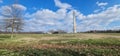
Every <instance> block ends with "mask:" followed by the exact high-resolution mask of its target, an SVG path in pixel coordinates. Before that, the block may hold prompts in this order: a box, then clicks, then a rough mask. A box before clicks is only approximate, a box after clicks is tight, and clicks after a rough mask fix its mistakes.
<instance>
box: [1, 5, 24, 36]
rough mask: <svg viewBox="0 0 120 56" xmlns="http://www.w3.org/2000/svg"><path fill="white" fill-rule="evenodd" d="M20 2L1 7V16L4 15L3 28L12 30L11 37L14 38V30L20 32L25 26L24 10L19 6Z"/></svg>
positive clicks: (8, 30)
mask: <svg viewBox="0 0 120 56" xmlns="http://www.w3.org/2000/svg"><path fill="white" fill-rule="evenodd" d="M17 5H18V4H13V5H9V6H6V7H4V8H2V9H1V12H0V14H1V16H2V17H3V19H2V20H1V21H2V23H1V24H2V25H1V26H0V27H3V29H2V30H4V31H6V32H11V38H13V34H14V32H19V31H21V30H22V28H23V11H22V10H21V9H19V8H18V7H17Z"/></svg>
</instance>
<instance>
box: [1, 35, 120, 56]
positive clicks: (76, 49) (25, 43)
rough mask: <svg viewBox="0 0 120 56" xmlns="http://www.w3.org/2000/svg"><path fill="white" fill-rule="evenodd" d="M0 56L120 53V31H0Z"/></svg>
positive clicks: (109, 55)
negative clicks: (22, 32) (37, 32)
mask: <svg viewBox="0 0 120 56" xmlns="http://www.w3.org/2000/svg"><path fill="white" fill-rule="evenodd" d="M0 56H120V33H79V34H15V35H14V38H12V39H11V38H10V34H0Z"/></svg>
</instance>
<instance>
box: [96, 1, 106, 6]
mask: <svg viewBox="0 0 120 56" xmlns="http://www.w3.org/2000/svg"><path fill="white" fill-rule="evenodd" d="M96 4H97V5H98V6H106V5H108V3H107V2H96Z"/></svg>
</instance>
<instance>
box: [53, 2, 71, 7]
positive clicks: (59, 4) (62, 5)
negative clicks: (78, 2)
mask: <svg viewBox="0 0 120 56" xmlns="http://www.w3.org/2000/svg"><path fill="white" fill-rule="evenodd" d="M54 2H55V5H56V6H57V7H59V8H62V9H70V8H71V7H72V6H71V5H70V4H67V3H61V1H60V0H54Z"/></svg>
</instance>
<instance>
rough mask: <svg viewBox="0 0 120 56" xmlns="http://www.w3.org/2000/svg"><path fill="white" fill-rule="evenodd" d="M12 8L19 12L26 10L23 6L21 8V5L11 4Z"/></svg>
mask: <svg viewBox="0 0 120 56" xmlns="http://www.w3.org/2000/svg"><path fill="white" fill-rule="evenodd" d="M12 6H13V7H15V8H18V9H20V10H26V9H27V8H26V7H25V6H23V5H21V4H13V5H12Z"/></svg>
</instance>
